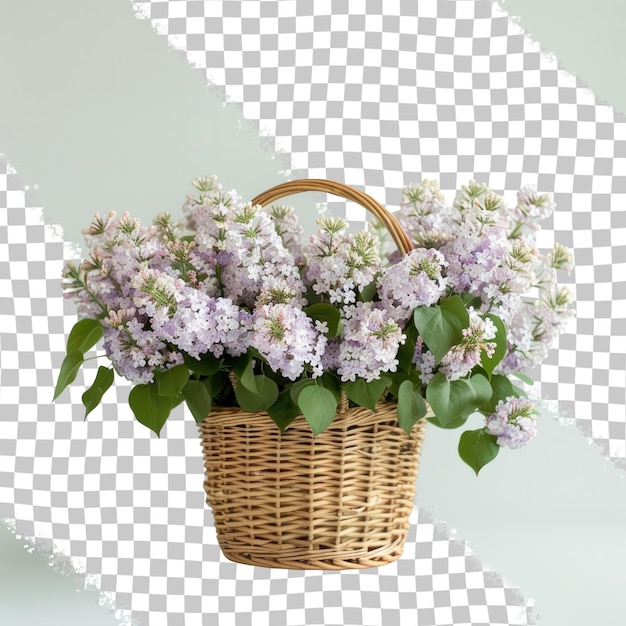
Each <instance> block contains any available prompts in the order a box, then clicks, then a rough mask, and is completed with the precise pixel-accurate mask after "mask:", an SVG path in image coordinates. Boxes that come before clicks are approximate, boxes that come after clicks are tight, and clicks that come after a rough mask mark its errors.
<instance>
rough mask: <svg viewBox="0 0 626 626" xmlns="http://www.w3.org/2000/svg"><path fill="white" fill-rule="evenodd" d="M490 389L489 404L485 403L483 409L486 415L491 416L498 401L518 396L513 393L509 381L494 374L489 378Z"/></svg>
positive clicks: (513, 390)
mask: <svg viewBox="0 0 626 626" xmlns="http://www.w3.org/2000/svg"><path fill="white" fill-rule="evenodd" d="M491 388H492V390H493V393H492V394H491V398H490V399H489V402H487V404H486V406H485V407H484V411H485V412H486V413H487V414H488V415H491V413H493V412H494V411H495V410H496V404H498V402H499V401H500V400H504V399H505V398H508V397H509V396H517V395H519V394H517V393H516V392H515V389H514V388H513V385H512V384H511V381H510V380H509V379H508V378H507V377H506V376H502V375H501V374H494V375H493V376H492V377H491Z"/></svg>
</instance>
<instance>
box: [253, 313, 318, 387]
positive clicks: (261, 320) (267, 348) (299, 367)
mask: <svg viewBox="0 0 626 626" xmlns="http://www.w3.org/2000/svg"><path fill="white" fill-rule="evenodd" d="M326 342H327V339H326V336H325V335H324V334H323V329H322V328H320V327H319V326H318V327H316V326H315V325H314V324H313V321H312V320H311V318H309V317H308V316H307V315H306V313H304V311H303V310H302V309H298V308H296V307H294V306H291V305H289V304H264V305H262V306H261V307H259V308H258V309H257V311H256V315H255V323H254V333H253V336H252V341H251V345H252V346H253V347H254V348H256V349H257V350H258V351H259V353H260V354H261V356H262V357H263V358H264V359H265V360H266V361H267V363H268V365H269V366H270V367H271V368H272V369H273V370H274V371H275V372H281V373H282V374H283V376H285V377H286V378H288V379H289V380H296V379H298V378H299V377H300V376H301V375H302V372H303V371H304V368H305V366H306V365H309V366H310V369H311V371H312V373H313V376H314V377H316V376H321V374H322V373H323V367H322V355H323V354H324V348H325V347H326Z"/></svg>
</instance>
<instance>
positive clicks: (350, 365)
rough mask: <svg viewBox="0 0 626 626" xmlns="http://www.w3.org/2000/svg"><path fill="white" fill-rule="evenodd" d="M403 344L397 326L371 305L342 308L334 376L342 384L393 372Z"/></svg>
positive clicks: (360, 304)
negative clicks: (342, 322)
mask: <svg viewBox="0 0 626 626" xmlns="http://www.w3.org/2000/svg"><path fill="white" fill-rule="evenodd" d="M405 341H406V335H404V334H403V333H402V330H401V329H400V327H399V326H398V324H397V323H396V322H395V321H394V320H393V319H391V318H390V317H389V316H388V314H387V313H386V312H385V311H384V310H383V309H381V308H377V307H376V306H375V305H374V304H373V303H372V302H357V303H356V305H349V306H345V307H344V328H343V333H342V336H341V343H340V345H339V365H340V366H339V367H338V368H337V374H339V375H340V376H341V380H342V381H344V382H345V381H348V380H351V381H354V380H356V378H357V376H359V377H361V378H364V379H365V380H366V381H367V382H369V381H372V380H376V379H378V378H380V375H381V374H382V373H383V372H395V371H396V369H397V367H398V359H397V358H396V355H397V353H398V348H399V347H400V344H403V343H404V342H405Z"/></svg>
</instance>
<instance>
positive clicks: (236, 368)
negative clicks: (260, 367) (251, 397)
mask: <svg viewBox="0 0 626 626" xmlns="http://www.w3.org/2000/svg"><path fill="white" fill-rule="evenodd" d="M233 372H235V375H236V376H237V381H238V382H239V385H238V387H241V385H243V386H244V387H245V388H246V389H247V390H248V391H252V392H256V391H257V388H256V377H255V375H254V370H253V369H252V355H251V354H249V353H246V354H242V355H241V356H239V357H237V358H236V359H233Z"/></svg>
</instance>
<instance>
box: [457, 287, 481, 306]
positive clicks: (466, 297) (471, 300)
mask: <svg viewBox="0 0 626 626" xmlns="http://www.w3.org/2000/svg"><path fill="white" fill-rule="evenodd" d="M459 297H460V298H461V300H463V304H464V305H465V306H466V307H468V308H469V307H471V306H473V307H474V308H475V309H476V310H478V309H479V308H480V307H481V305H482V303H483V299H482V298H481V297H479V296H475V295H474V294H471V293H469V292H468V291H464V292H463V293H461V294H459Z"/></svg>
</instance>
